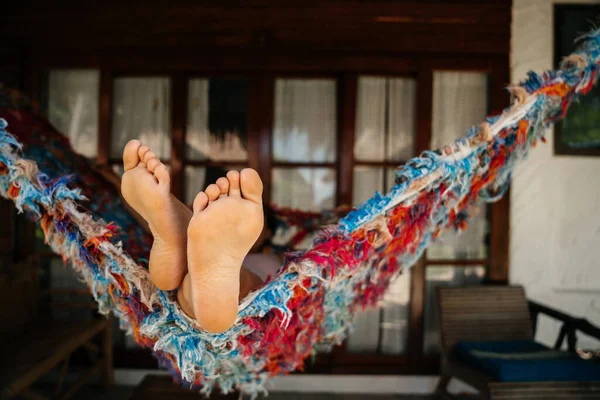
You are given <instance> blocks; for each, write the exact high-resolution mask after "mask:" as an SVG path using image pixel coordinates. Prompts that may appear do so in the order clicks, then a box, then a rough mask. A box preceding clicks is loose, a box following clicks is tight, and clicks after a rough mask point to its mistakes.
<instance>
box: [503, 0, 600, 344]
mask: <svg viewBox="0 0 600 400" xmlns="http://www.w3.org/2000/svg"><path fill="white" fill-rule="evenodd" d="M555 3H560V4H563V3H599V1H585V0H583V1H582V0H579V1H565V0H561V1H560V2H557V1H553V0H513V21H512V32H511V61H510V63H511V82H517V81H519V80H522V79H523V78H524V77H525V74H526V73H527V71H529V70H534V71H536V72H541V71H543V70H547V69H551V68H552V67H553V59H554V55H553V33H554V30H553V27H554V13H553V5H554V4H555ZM547 139H548V143H546V144H542V145H541V146H540V145H538V147H537V148H536V149H534V150H533V151H532V152H531V154H530V156H529V159H528V160H527V161H526V162H525V163H524V164H522V165H521V166H520V167H519V169H518V170H517V171H516V173H515V174H514V178H513V184H512V188H511V199H510V201H511V217H510V225H511V232H510V233H511V234H510V281H511V282H512V283H516V284H522V285H524V286H525V288H526V290H527V295H528V297H529V298H532V299H534V300H536V301H539V302H541V303H544V304H547V305H549V306H552V307H555V308H558V309H561V310H564V311H566V312H568V313H569V314H572V315H576V316H583V317H586V318H588V319H589V320H590V321H591V322H592V323H595V324H597V325H600V175H599V174H600V157H570V156H569V157H565V156H555V155H554V150H553V135H552V132H548V134H547ZM592 267H595V268H593V272H592V274H593V275H595V276H596V277H598V278H596V279H587V280H585V279H580V280H576V279H573V280H572V281H571V282H570V283H567V284H566V285H567V286H569V287H570V290H564V289H560V287H561V285H562V286H565V284H564V279H565V276H564V275H563V274H564V273H565V271H567V274H568V275H567V277H576V276H577V274H578V273H582V272H586V271H587V273H588V274H589V271H592ZM539 324H540V325H539V326H538V329H539V330H538V339H539V340H542V341H543V342H546V343H553V341H554V339H555V338H556V335H557V331H558V325H556V324H552V323H550V322H549V321H548V320H547V319H543V320H540V321H539ZM585 343H586V341H583V342H582V343H581V344H582V345H585ZM587 343H590V342H589V341H587ZM597 346H598V345H597V344H596V347H597Z"/></svg>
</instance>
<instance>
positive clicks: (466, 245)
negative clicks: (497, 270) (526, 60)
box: [427, 71, 488, 260]
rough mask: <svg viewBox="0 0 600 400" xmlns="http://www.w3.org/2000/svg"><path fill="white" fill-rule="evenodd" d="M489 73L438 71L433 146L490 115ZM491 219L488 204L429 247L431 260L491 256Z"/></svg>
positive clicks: (463, 133) (434, 92)
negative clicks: (462, 226)
mask: <svg viewBox="0 0 600 400" xmlns="http://www.w3.org/2000/svg"><path fill="white" fill-rule="evenodd" d="M487 82H488V76H487V74H486V73H482V72H464V71H462V72H461V71H435V72H434V74H433V115H432V118H433V119H432V136H431V148H439V147H441V146H444V145H446V144H450V143H452V142H453V141H454V140H456V139H458V138H459V137H463V136H464V135H465V133H466V131H467V130H468V129H469V128H471V126H473V124H477V123H479V122H482V121H483V120H484V119H485V117H486V114H487V110H488V106H487V98H488V95H487V90H488V89H487V88H488V84H487ZM487 232H488V221H487V216H486V205H485V203H484V202H480V203H479V204H478V212H477V214H476V215H474V216H473V217H472V218H471V220H470V221H469V226H468V228H467V229H466V230H465V231H464V232H462V233H460V232H455V231H452V230H451V231H448V232H444V233H443V234H442V235H441V236H440V238H439V239H438V241H437V242H436V243H435V244H433V245H432V246H430V247H429V249H428V250H427V258H428V259H451V260H459V259H482V258H486V257H487V245H486V243H485V241H486V235H487Z"/></svg>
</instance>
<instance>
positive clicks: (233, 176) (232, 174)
mask: <svg viewBox="0 0 600 400" xmlns="http://www.w3.org/2000/svg"><path fill="white" fill-rule="evenodd" d="M227 180H228V181H229V195H230V196H241V195H242V192H241V191H240V173H239V172H237V171H235V170H232V171H229V172H228V173H227Z"/></svg>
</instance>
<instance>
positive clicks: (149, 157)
mask: <svg viewBox="0 0 600 400" xmlns="http://www.w3.org/2000/svg"><path fill="white" fill-rule="evenodd" d="M152 159H157V160H158V157H157V156H156V154H154V152H153V151H152V150H148V151H147V152H146V154H144V158H143V159H142V160H144V162H145V163H146V164H147V163H148V161H150V160H152Z"/></svg>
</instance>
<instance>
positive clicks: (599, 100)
mask: <svg viewBox="0 0 600 400" xmlns="http://www.w3.org/2000/svg"><path fill="white" fill-rule="evenodd" d="M599 17H600V5H599V4H590V5H588V4H585V5H584V4H569V5H565V4H557V5H555V6H554V62H555V66H556V67H558V65H559V63H560V61H561V59H562V58H563V56H565V55H567V54H571V53H572V52H573V51H574V50H575V49H576V47H577V43H575V40H576V39H577V38H578V37H579V36H581V35H582V34H584V33H586V32H589V31H590V29H592V28H593V27H594V26H596V27H598V25H599V23H600V19H599ZM554 153H555V154H557V155H577V156H600V86H595V87H594V88H593V89H592V91H591V92H590V93H588V94H587V95H586V96H582V97H581V98H580V100H579V101H578V102H576V103H573V104H572V105H571V108H570V109H569V113H568V114H567V116H566V118H565V119H564V120H563V121H561V122H559V123H558V124H556V127H555V129H554Z"/></svg>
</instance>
